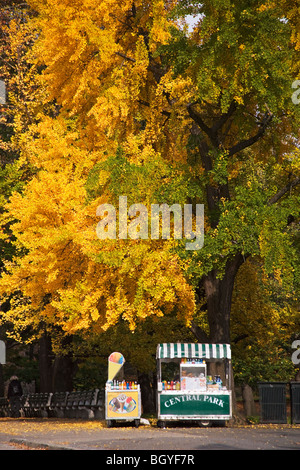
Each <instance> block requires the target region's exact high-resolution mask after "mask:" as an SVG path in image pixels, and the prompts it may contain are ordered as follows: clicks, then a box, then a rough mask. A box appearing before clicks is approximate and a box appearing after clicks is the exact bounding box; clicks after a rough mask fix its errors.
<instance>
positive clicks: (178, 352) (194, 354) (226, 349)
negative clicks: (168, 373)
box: [156, 343, 231, 359]
mask: <svg viewBox="0 0 300 470" xmlns="http://www.w3.org/2000/svg"><path fill="white" fill-rule="evenodd" d="M183 357H187V358H195V359H196V358H199V359H225V358H227V359H231V349H230V344H209V343H160V344H159V345H158V346H157V351H156V358H157V359H174V358H183Z"/></svg>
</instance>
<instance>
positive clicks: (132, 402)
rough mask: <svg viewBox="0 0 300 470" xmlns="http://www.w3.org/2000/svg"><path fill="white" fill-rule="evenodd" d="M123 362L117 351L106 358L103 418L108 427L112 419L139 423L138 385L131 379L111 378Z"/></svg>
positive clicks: (139, 396)
mask: <svg viewBox="0 0 300 470" xmlns="http://www.w3.org/2000/svg"><path fill="white" fill-rule="evenodd" d="M124 362H125V359H124V357H123V355H122V354H121V353H118V352H114V353H112V354H111V355H110V356H109V358H108V381H107V382H106V386H105V419H106V423H107V426H108V427H111V426H112V424H113V421H115V422H117V421H133V422H134V424H135V427H138V426H139V424H140V417H141V391H140V385H139V384H137V383H136V382H133V381H125V380H120V381H119V380H113V379H115V377H116V376H117V374H118V372H119V371H120V369H121V368H122V367H123V365H124Z"/></svg>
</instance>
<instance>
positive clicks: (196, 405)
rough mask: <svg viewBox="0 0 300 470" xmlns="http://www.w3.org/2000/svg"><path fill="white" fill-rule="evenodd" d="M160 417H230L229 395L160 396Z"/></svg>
mask: <svg viewBox="0 0 300 470" xmlns="http://www.w3.org/2000/svg"><path fill="white" fill-rule="evenodd" d="M159 414H160V417H165V418H167V417H168V416H185V417H189V418H190V419H191V418H192V419H199V418H203V417H205V419H207V418H208V417H217V416H219V418H222V419H228V418H229V417H230V416H231V393H230V392H227V393H226V394H225V393H224V392H223V393H222V394H217V393H213V394H208V393H178V392H177V393H176V394H172V393H171V391H170V393H165V394H160V402H159Z"/></svg>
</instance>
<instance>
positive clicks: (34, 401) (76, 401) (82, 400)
mask: <svg viewBox="0 0 300 470" xmlns="http://www.w3.org/2000/svg"><path fill="white" fill-rule="evenodd" d="M20 408H21V409H20V411H21V416H25V417H27V418H35V417H38V418H47V417H55V418H77V419H104V390H99V389H93V390H80V391H72V392H54V393H30V394H27V395H23V396H22V397H21V398H20ZM5 416H12V410H11V409H10V405H9V402H8V400H7V399H6V398H4V397H2V398H1V397H0V417H5Z"/></svg>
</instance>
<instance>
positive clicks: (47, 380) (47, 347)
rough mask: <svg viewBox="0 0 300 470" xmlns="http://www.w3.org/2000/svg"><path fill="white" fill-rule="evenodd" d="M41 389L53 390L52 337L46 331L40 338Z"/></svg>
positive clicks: (42, 390) (44, 390) (45, 390)
mask: <svg viewBox="0 0 300 470" xmlns="http://www.w3.org/2000/svg"><path fill="white" fill-rule="evenodd" d="M39 375H40V391H41V392H52V391H53V390H52V365H51V339H50V337H49V336H48V335H47V334H46V333H44V335H43V336H42V337H41V338H40V340H39Z"/></svg>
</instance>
